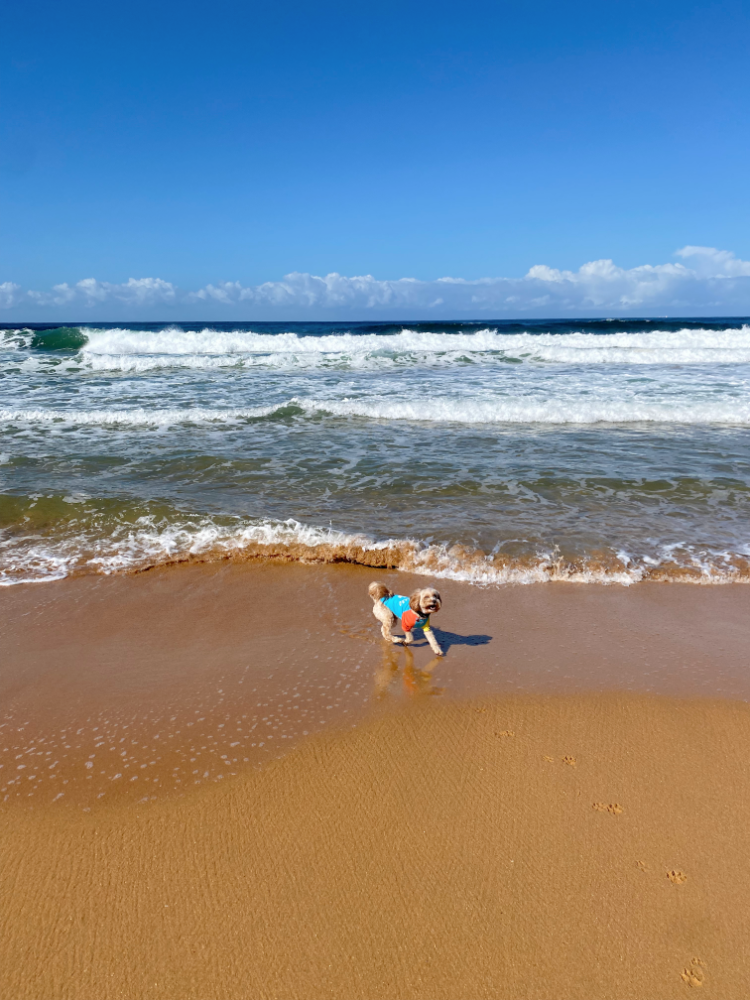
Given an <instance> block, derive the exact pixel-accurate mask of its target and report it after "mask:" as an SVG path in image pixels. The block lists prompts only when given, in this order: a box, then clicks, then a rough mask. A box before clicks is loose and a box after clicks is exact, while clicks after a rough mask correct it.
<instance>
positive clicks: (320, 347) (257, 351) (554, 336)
mask: <svg viewBox="0 0 750 1000" xmlns="http://www.w3.org/2000/svg"><path fill="white" fill-rule="evenodd" d="M4 343H5V346H6V347H19V348H21V347H23V348H27V349H31V350H34V351H40V352H59V351H76V352H78V355H77V361H78V362H79V363H80V364H82V365H85V366H86V367H87V368H90V369H91V370H94V371H123V372H127V371H148V370H150V369H158V368H167V367H186V368H199V369H200V368H214V367H225V366H263V367H271V368H279V367H281V368H310V367H318V366H324V367H330V366H331V365H334V366H338V367H352V368H368V367H387V366H393V365H405V364H414V363H419V364H437V365H445V364H456V363H462V364H466V363H471V362H481V361H486V360H490V359H493V360H498V361H508V362H550V363H554V364H559V365H581V364H584V365H585V364H597V365H606V364H639V365H664V364H679V365H691V364H738V363H742V364H746V363H750V326H748V325H747V324H744V325H742V326H741V327H737V328H730V329H724V330H713V329H707V328H706V329H701V328H697V329H694V328H687V327H686V328H684V329H680V330H649V331H646V332H633V333H625V332H612V333H586V332H572V333H502V332H499V331H498V330H497V329H490V328H487V329H482V330H476V331H474V332H462V333H439V332H430V331H425V330H412V329H408V328H405V329H402V330H401V331H400V332H398V333H378V334H375V333H347V332H343V333H329V334H323V335H304V334H303V335H300V334H297V333H293V332H287V333H256V332H253V331H248V330H234V331H223V330H216V329H212V328H210V327H207V328H206V329H203V330H184V329H181V328H180V327H169V328H166V329H162V330H131V329H127V328H120V327H115V328H111V329H104V330H100V329H93V328H87V327H80V328H78V327H60V328H58V329H54V330H45V331H33V330H12V331H6V332H5V334H4Z"/></svg>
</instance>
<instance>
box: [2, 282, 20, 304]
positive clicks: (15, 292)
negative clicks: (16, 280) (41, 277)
mask: <svg viewBox="0 0 750 1000" xmlns="http://www.w3.org/2000/svg"><path fill="white" fill-rule="evenodd" d="M20 297H21V286H20V285H14V284H13V282H12V281H4V282H3V283H2V285H0V309H10V308H11V306H14V305H15V304H16V302H18V300H19V299H20Z"/></svg>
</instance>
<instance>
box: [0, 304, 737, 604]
mask: <svg viewBox="0 0 750 1000" xmlns="http://www.w3.org/2000/svg"><path fill="white" fill-rule="evenodd" d="M2 335H3V340H2V342H1V344H0V387H1V389H2V392H1V399H0V463H2V464H0V490H1V495H0V531H1V532H2V535H1V536H0V579H1V580H2V582H4V583H8V584H10V583H17V582H22V581H29V580H40V581H41V580H49V579H57V578H60V577H63V576H66V575H70V574H73V573H81V572H84V573H86V572H98V573H102V572H104V573H109V572H116V571H120V570H127V569H136V568H143V567H146V566H150V565H154V564H158V563H164V562H170V561H175V560H180V559H191V558H201V559H213V558H226V557H229V558H245V557H247V556H263V555H268V556H277V557H284V558H293V559H318V560H322V561H336V560H341V559H345V560H349V561H355V562H363V563H366V564H370V565H388V566H394V567H398V568H402V569H405V570H412V571H417V572H424V573H428V574H430V575H434V576H448V577H453V578H458V579H469V580H473V581H477V582H493V581H497V582H502V581H516V582H532V581H537V580H579V581H605V582H616V583H631V582H635V581H637V580H641V579H688V580H694V581H696V582H702V583H715V582H719V583H720V582H729V581H733V580H747V579H748V578H750V562H749V561H750V530H749V529H748V525H750V391H749V389H750V321H744V320H730V321H726V320H722V321H707V320H693V321H688V320H682V321H676V322H675V321H671V322H667V321H657V320H649V321H638V320H629V321H611V322H609V321H608V322H604V321H601V322H593V321H589V322H578V323H571V322H565V323H562V322H543V321H535V322H532V323H528V324H518V323H495V324H489V325H488V324H479V323H476V324H471V323H445V324H436V323H430V324H428V323H423V324H412V325H410V326H409V327H408V328H406V327H401V326H394V325H393V324H349V325H344V324H257V323H253V324H213V325H206V326H201V325H198V324H187V325H184V326H181V327H174V326H171V327H170V326H166V325H164V324H150V325H141V326H137V327H136V326H134V327H131V328H128V329H121V328H115V327H112V326H101V325H100V326H98V327H96V328H94V327H89V328H87V327H82V326H80V327H57V328H46V329H41V328H39V329H35V330H30V329H27V330H5V331H3V334H2Z"/></svg>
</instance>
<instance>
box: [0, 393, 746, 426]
mask: <svg viewBox="0 0 750 1000" xmlns="http://www.w3.org/2000/svg"><path fill="white" fill-rule="evenodd" d="M295 410H296V411H297V412H298V413H299V412H300V411H301V412H303V413H308V414H323V415H326V414H328V415H331V416H334V417H351V418H362V419H369V420H405V421H418V422H422V423H434V424H447V423H460V424H542V425H549V426H554V425H557V426H560V425H578V426H582V425H592V424H613V425H629V424H686V425H708V424H714V425H727V426H735V427H736V426H748V425H750V398H747V399H739V398H736V399H732V398H729V399H728V398H726V397H724V398H720V399H715V400H711V399H703V400H700V401H699V400H695V399H690V398H682V399H679V400H674V401H666V400H644V399H638V398H628V399H620V400H618V399H611V400H609V399H606V398H601V397H590V398H586V397H585V396H583V395H578V396H573V395H571V396H569V397H560V398H552V399H550V398H544V397H539V396H531V395H529V396H516V397H510V396H507V397H495V398H485V399H482V398H470V397H469V398H451V397H442V398H441V397H439V396H429V397H427V398H425V399H419V398H417V399H414V398H412V399H397V398H393V399H390V398H382V397H377V398H367V397H363V398H352V399H349V398H344V399H330V400H325V399H306V398H302V397H296V396H295V397H292V398H290V399H288V400H286V401H284V402H282V403H279V404H277V405H275V406H274V405H270V406H258V407H247V408H245V407H233V408H232V407H230V408H225V409H221V408H210V407H184V408H178V407H170V408H163V409H162V408H159V407H154V408H153V409H145V408H143V407H134V408H132V409H111V410H110V409H91V410H75V409H69V410H68V409H48V410H47V409H4V408H0V424H6V425H16V426H18V425H27V426H29V425H31V426H33V425H39V424H46V425H55V424H60V425H68V426H97V425H98V426H102V427H117V426H121V427H134V426H154V427H173V426H177V425H180V424H191V425H195V424H199V425H210V424H229V423H238V422H241V421H245V420H257V419H259V418H263V417H270V416H272V415H274V414H282V413H284V412H291V413H293V412H295Z"/></svg>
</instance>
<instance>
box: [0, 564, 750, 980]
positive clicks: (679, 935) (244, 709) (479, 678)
mask: <svg viewBox="0 0 750 1000" xmlns="http://www.w3.org/2000/svg"><path fill="white" fill-rule="evenodd" d="M379 575H380V576H381V578H383V579H385V580H386V581H388V580H395V581H397V582H398V584H399V585H400V586H399V590H401V592H404V590H406V591H407V592H408V587H409V585H410V584H411V582H412V581H410V580H409V579H408V578H407V577H405V576H404V575H395V574H394V575H393V576H391V577H389V576H388V574H379ZM372 576H373V573H372V571H371V570H369V571H361V570H357V569H351V568H342V567H328V568H321V567H304V566H299V567H280V566H259V567H218V568H217V567H211V568H207V567H192V568H190V569H185V568H177V569H174V570H160V571H158V572H155V573H149V574H145V575H143V576H141V577H129V578H128V577H121V578H117V579H114V578H113V579H101V578H98V579H96V578H85V579H80V580H73V581H68V582H65V583H63V584H59V585H57V584H56V585H47V586H44V587H19V588H12V589H9V590H7V591H5V592H4V593H2V594H0V615H1V620H2V622H3V635H2V642H3V649H4V670H3V674H2V688H1V689H0V695H2V703H3V714H4V718H3V720H2V722H3V728H2V730H0V732H1V733H2V734H3V737H4V739H3V741H2V745H1V746H0V751H2V763H3V770H2V772H0V773H2V774H4V775H8V774H9V773H11V774H12V777H11V778H5V781H4V788H5V789H6V791H5V792H4V793H3V795H4V796H8V797H7V799H6V801H5V803H4V807H3V813H2V829H3V849H2V860H1V861H0V865H2V886H3V894H4V898H3V903H2V907H0V914H1V915H0V920H1V921H2V946H1V947H2V954H1V955H0V970H2V971H0V989H2V993H3V995H4V996H9V997H14V998H16V997H17V998H19V1000H20V998H27V997H29V998H31V997H34V998H40V1000H41V998H45V1000H46V998H49V997H51V996H54V997H60V998H68V997H70V998H81V1000H89V998H91V997H94V996H95V997H97V998H109V997H113V998H114V997H151V996H153V997H159V998H161V997H164V998H167V997H168V998H172V997H174V998H175V1000H176V998H187V997H196V998H203V1000H206V998H213V997H217V998H218V997H221V998H232V1000H233V998H241V997H253V998H254V997H263V998H265V997H268V998H301V1000H307V998H311V1000H313V998H317V997H342V998H343V997H347V998H350V997H364V998H370V997H372V998H380V997H388V998H391V997H394V998H400V997H405V998H406V997H419V998H422V997H424V998H430V1000H431V998H442V997H445V998H450V1000H454V998H456V997H464V996H466V997H472V998H473V997H498V998H500V997H508V998H512V1000H523V998H529V1000H547V998H549V1000H565V998H568V997H570V998H573V997H576V998H578V997H580V998H586V1000H592V998H599V997H601V998H604V997H614V998H630V997H632V998H638V1000H650V998H652V997H653V998H654V1000H668V998H670V997H673V996H674V997H677V996H684V995H686V992H687V991H690V990H691V989H695V988H699V989H701V990H702V992H701V995H702V996H703V995H705V996H716V997H721V998H722V1000H731V998H733V997H737V998H740V997H744V996H745V995H746V982H747V975H748V971H749V970H750V963H749V961H748V959H750V955H749V954H748V945H747V943H746V933H745V929H746V927H747V926H748V923H749V920H750V902H749V901H750V892H749V891H748V890H750V884H748V883H750V874H748V871H747V866H746V856H747V852H748V847H750V835H749V834H748V833H747V830H748V829H750V822H749V821H750V792H748V790H747V777H748V769H749V768H750V763H748V761H750V757H749V756H748V747H749V746H750V709H749V708H748V706H747V705H746V704H745V703H744V701H742V700H740V699H744V698H747V697H749V696H750V677H748V674H750V671H748V670H747V656H746V649H747V621H748V610H750V588H746V587H741V586H737V587H714V588H703V587H695V586H664V585H661V586H660V585H650V586H649V585H641V586H638V587H634V588H631V589H630V590H623V589H620V588H600V587H575V586H570V587H566V586H561V585H554V586H548V587H529V588H505V589H502V590H487V591H481V590H477V589H476V588H469V587H465V586H463V585H461V584H447V585H446V584H442V585H441V591H442V592H443V595H444V597H445V599H446V601H445V608H444V610H443V611H442V612H441V613H440V616H436V619H435V622H434V624H435V625H436V626H438V628H440V627H441V626H442V628H441V631H440V633H439V635H440V638H441V641H443V642H444V643H445V644H446V645H447V646H450V649H449V651H448V656H447V657H446V658H445V660H444V661H439V662H438V663H431V654H430V652H429V649H428V648H427V647H426V646H423V645H420V646H419V648H417V649H415V651H414V655H413V658H410V657H409V656H408V655H407V654H404V653H403V652H401V653H396V654H395V655H394V654H393V653H391V652H390V651H384V649H383V645H382V643H381V642H380V640H379V638H378V634H377V626H376V625H375V622H374V619H372V618H371V616H370V617H368V616H369V614H370V613H369V602H368V599H367V597H366V584H367V582H368V581H369V579H370V578H371V577H372ZM414 582H417V583H419V584H422V583H423V582H424V580H423V578H415V580H414ZM425 668H426V669H425ZM199 720H200V721H199ZM274 727H275V728H274ZM260 733H262V734H264V738H263V739H261V738H260V735H259V734H260ZM271 737H273V738H271ZM282 737H283V739H282ZM261 744H262V745H261ZM191 756H192V757H193V758H195V759H193V760H191V759H190V758H191ZM245 758H246V759H245ZM53 759H54V760H56V761H57V763H56V764H55V766H54V767H50V764H52V763H53ZM116 759H117V760H116ZM48 761H49V763H48ZM87 764H90V766H88V767H87ZM20 765H23V768H22V769H21V770H20V771H19V770H18V768H19V766H20ZM144 765H145V766H144ZM51 774H58V775H59V776H58V777H51ZM115 774H119V775H120V777H118V778H115ZM219 775H221V777H220V776H219ZM133 778H134V779H135V780H131V779H133ZM60 792H63V793H64V794H63V795H62V796H60ZM84 810H87V811H84Z"/></svg>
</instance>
